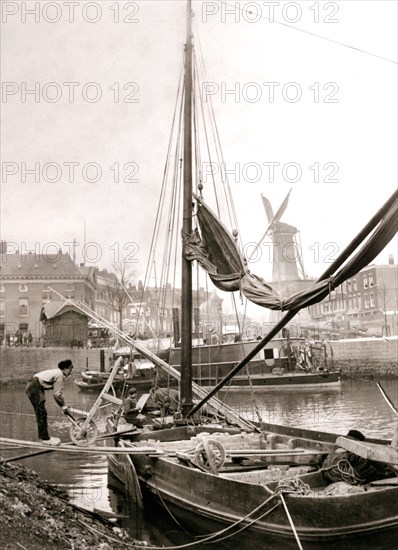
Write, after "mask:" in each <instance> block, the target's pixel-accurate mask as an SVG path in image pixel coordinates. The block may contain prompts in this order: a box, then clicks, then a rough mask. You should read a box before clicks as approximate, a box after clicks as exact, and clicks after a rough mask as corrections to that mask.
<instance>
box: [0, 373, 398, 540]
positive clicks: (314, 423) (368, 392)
mask: <svg viewBox="0 0 398 550" xmlns="http://www.w3.org/2000/svg"><path fill="white" fill-rule="evenodd" d="M382 385H383V388H384V389H385V390H386V392H387V394H388V395H389V397H390V398H391V399H392V401H393V402H394V403H395V404H397V403H398V383H397V381H396V380H385V381H383V382H382ZM24 390H25V388H24V386H23V385H18V386H8V387H3V388H2V394H1V425H2V429H1V432H2V436H3V437H10V438H15V439H25V440H36V438H37V429H36V420H35V417H34V414H33V410H32V408H31V405H30V403H29V401H28V399H27V397H26V395H25V391H24ZM65 396H66V400H67V402H68V403H69V404H72V405H73V406H74V407H76V408H81V409H85V410H89V409H90V407H91V406H92V404H93V403H94V401H95V398H96V395H93V394H90V393H84V392H81V391H79V390H78V389H77V387H76V386H75V385H74V384H73V383H72V382H71V381H69V382H68V383H67V385H66V389H65ZM225 397H226V402H227V403H228V404H229V405H230V406H232V407H234V408H235V410H237V411H238V412H239V413H240V414H241V415H242V416H243V417H245V418H249V419H254V420H257V419H258V414H257V412H256V410H258V412H259V414H260V415H261V417H262V419H263V420H264V421H265V422H275V423H277V424H285V425H298V424H299V425H302V426H305V427H306V428H309V429H317V430H321V431H326V432H335V433H346V432H347V431H348V430H349V429H351V428H356V429H359V430H361V431H362V432H363V433H364V434H365V435H366V436H368V437H381V438H391V437H392V434H393V432H394V430H395V428H396V416H395V415H394V413H393V412H392V411H391V409H390V408H389V407H388V405H387V404H386V402H385V401H384V399H383V397H382V395H381V393H380V391H379V390H378V388H377V386H376V383H375V382H374V381H366V380H344V381H343V384H342V390H341V391H335V390H333V391H318V392H314V391H310V390H300V391H290V392H276V391H272V392H269V393H268V392H263V393H259V392H256V393H255V402H256V405H253V403H252V400H251V396H250V395H249V394H243V393H241V394H237V393H236V392H234V393H228V392H226V394H225ZM47 408H48V411H49V427H50V433H51V434H52V435H57V436H60V437H61V438H62V440H63V441H67V440H68V439H69V427H70V423H69V420H68V419H67V418H66V417H65V416H64V415H63V414H62V412H61V411H60V409H59V407H58V406H57V405H56V404H55V403H54V402H53V399H52V396H51V395H49V396H48V398H47ZM108 412H109V411H108V409H102V410H101V411H100V413H99V419H96V422H97V424H98V426H99V429H100V432H101V431H102V430H103V428H104V422H105V417H106V415H107V414H108ZM24 452H29V449H22V450H21V449H12V450H10V449H8V450H7V449H6V448H5V447H4V446H3V448H2V449H1V453H0V454H1V455H2V456H15V455H19V454H23V453H24ZM22 464H24V465H25V466H27V467H28V468H31V469H33V470H35V471H36V472H37V473H38V474H39V475H40V476H42V477H44V478H46V479H48V480H49V481H51V482H53V483H57V484H59V485H61V486H62V487H63V488H64V489H66V490H67V491H68V492H69V494H70V495H71V498H72V500H73V502H74V503H75V504H78V505H80V506H83V507H85V508H89V509H91V510H93V509H96V510H103V511H105V512H112V511H113V512H116V513H118V514H119V515H120V516H125V517H121V518H120V521H121V522H122V524H123V526H124V527H125V528H126V529H127V530H128V532H129V533H130V535H131V536H132V537H133V538H135V539H139V540H145V541H147V542H148V543H149V544H153V545H160V544H163V545H168V546H170V545H175V544H184V543H188V542H192V541H195V540H196V539H195V533H194V526H193V525H189V524H188V525H187V526H184V527H185V530H184V529H182V527H181V526H180V525H178V524H176V523H175V522H173V521H172V520H171V517H170V516H169V514H168V513H167V512H165V511H164V510H162V509H160V508H159V507H155V505H154V504H153V503H151V505H150V507H149V509H147V511H146V512H145V513H142V512H140V511H137V510H136V509H135V507H132V505H131V502H129V501H128V500H126V499H125V498H124V496H123V493H122V491H121V488H120V486H119V487H117V484H115V480H114V479H110V484H111V488H110V487H108V469H107V462H106V457H105V456H104V455H103V454H98V455H97V454H95V455H85V454H67V453H54V452H49V453H47V454H44V455H39V456H37V457H32V458H29V459H26V460H24V461H23V462H22ZM115 485H116V486H115ZM231 540H232V541H234V539H231ZM231 540H226V541H224V542H222V543H217V546H218V548H220V549H223V548H225V549H227V548H232V547H234V548H235V547H236V541H235V542H234V543H233V542H231ZM243 544H247V546H249V543H248V542H247V541H246V543H245V542H244V541H243ZM196 547H197V548H206V546H205V545H204V544H201V545H199V546H196ZM208 547H209V548H210V547H211V548H214V544H213V545H208ZM244 547H246V546H244ZM293 547H295V546H294V545H293ZM376 547H377V548H383V547H384V546H383V543H382V545H381V546H377V545H375V546H373V547H372V548H376ZM267 548H269V549H271V548H273V546H272V544H271V541H269V544H267ZM274 548H280V546H274ZM284 548H285V547H284ZM286 548H287V547H286Z"/></svg>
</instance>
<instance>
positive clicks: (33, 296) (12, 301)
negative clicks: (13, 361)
mask: <svg viewBox="0 0 398 550" xmlns="http://www.w3.org/2000/svg"><path fill="white" fill-rule="evenodd" d="M2 250H3V251H5V249H4V247H3V249H2ZM57 292H58V293H59V294H60V295H61V296H63V297H64V298H68V299H71V300H75V301H76V302H78V301H82V302H84V303H86V304H87V305H88V306H89V307H91V308H93V306H94V299H95V285H94V281H93V280H92V278H91V277H90V276H88V275H87V274H86V273H83V272H82V270H81V269H80V268H79V267H78V266H77V265H75V263H74V262H73V261H72V259H71V258H70V256H69V255H68V254H63V253H62V252H61V250H60V251H59V252H58V254H46V255H40V254H35V253H31V254H18V253H16V254H6V253H3V254H1V255H0V342H3V341H4V340H5V339H6V338H8V339H9V338H10V337H11V338H13V339H14V338H17V339H18V338H19V341H18V343H20V344H22V343H24V341H23V340H22V339H23V338H24V335H25V337H26V335H27V334H29V333H30V334H31V335H32V340H31V341H32V344H38V343H40V342H41V339H42V324H41V322H40V313H41V310H42V307H43V305H45V304H46V303H47V302H50V301H52V300H55V301H57V300H61V298H60V296H59V295H58V294H57ZM7 335H8V336H7Z"/></svg>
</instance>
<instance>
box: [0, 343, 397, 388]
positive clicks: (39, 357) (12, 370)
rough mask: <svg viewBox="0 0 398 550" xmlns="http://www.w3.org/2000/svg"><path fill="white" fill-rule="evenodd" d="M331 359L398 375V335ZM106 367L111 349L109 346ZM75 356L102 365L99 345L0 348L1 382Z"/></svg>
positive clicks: (342, 346) (334, 347)
mask: <svg viewBox="0 0 398 550" xmlns="http://www.w3.org/2000/svg"><path fill="white" fill-rule="evenodd" d="M327 349H328V354H329V359H330V357H331V356H333V363H334V367H335V368H338V369H340V370H341V371H342V375H343V377H346V378H355V377H357V376H361V377H389V378H394V377H398V337H396V336H395V337H389V338H357V339H352V340H337V341H332V342H330V343H328V345H327ZM104 351H105V368H107V367H108V364H109V357H110V356H111V354H112V350H111V349H105V350H104ZM67 358H69V359H72V361H73V364H74V373H76V374H77V373H79V372H81V371H83V370H86V369H87V368H88V369H91V370H99V369H100V350H99V349H76V348H73V349H71V348H23V347H17V348H14V347H4V346H2V347H1V348H0V362H1V369H0V384H8V383H23V382H27V381H28V380H29V379H30V378H31V376H32V374H33V373H35V372H38V371H40V370H44V369H50V368H54V367H55V366H56V365H57V364H58V363H59V361H61V360H62V359H67Z"/></svg>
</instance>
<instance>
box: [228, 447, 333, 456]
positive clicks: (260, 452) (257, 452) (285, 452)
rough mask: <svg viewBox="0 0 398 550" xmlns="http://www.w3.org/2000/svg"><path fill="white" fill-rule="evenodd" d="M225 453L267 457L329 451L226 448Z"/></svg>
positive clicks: (327, 452) (318, 453)
mask: <svg viewBox="0 0 398 550" xmlns="http://www.w3.org/2000/svg"><path fill="white" fill-rule="evenodd" d="M225 453H226V454H227V455H229V456H233V457H245V456H248V457H251V456H253V457H262V456H264V457H267V456H296V455H300V456H314V455H322V454H324V455H327V454H329V451H318V450H316V449H314V450H312V449H269V450H267V449H264V450H261V449H258V450H254V449H242V450H239V449H231V450H226V451H225Z"/></svg>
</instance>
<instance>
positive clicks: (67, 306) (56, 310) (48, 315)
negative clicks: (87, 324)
mask: <svg viewBox="0 0 398 550" xmlns="http://www.w3.org/2000/svg"><path fill="white" fill-rule="evenodd" d="M67 311H75V312H76V313H79V314H80V315H82V316H83V317H87V318H89V317H90V316H89V315H87V314H86V313H83V312H82V311H81V309H80V308H79V307H78V306H77V305H75V304H73V303H71V301H68V302H65V301H61V300H59V301H58V300H51V301H50V302H47V303H46V304H45V305H44V306H43V307H42V308H41V312H40V321H46V320H48V319H53V318H54V317H58V316H59V315H63V314H64V313H66V312H67Z"/></svg>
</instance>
